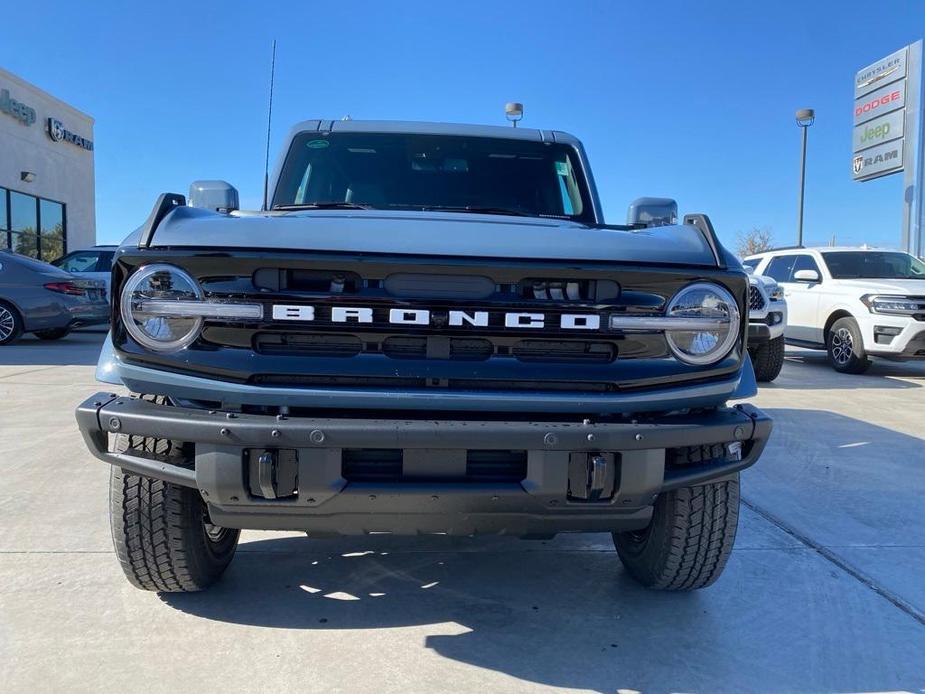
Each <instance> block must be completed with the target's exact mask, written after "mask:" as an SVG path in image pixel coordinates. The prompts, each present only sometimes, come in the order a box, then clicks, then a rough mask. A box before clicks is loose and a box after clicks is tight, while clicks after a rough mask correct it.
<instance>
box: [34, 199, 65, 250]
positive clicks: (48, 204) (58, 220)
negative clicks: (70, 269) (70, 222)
mask: <svg viewBox="0 0 925 694" xmlns="http://www.w3.org/2000/svg"><path fill="white" fill-rule="evenodd" d="M39 219H40V220H41V224H42V228H41V254H42V260H44V261H45V262H46V263H50V262H51V261H52V260H57V259H58V258H60V257H61V256H63V255H64V205H62V204H61V203H60V202H52V201H51V200H40V201H39Z"/></svg>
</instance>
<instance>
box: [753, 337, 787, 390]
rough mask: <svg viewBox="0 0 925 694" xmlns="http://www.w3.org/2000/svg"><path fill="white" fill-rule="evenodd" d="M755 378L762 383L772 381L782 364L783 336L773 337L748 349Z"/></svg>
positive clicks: (778, 373)
mask: <svg viewBox="0 0 925 694" xmlns="http://www.w3.org/2000/svg"><path fill="white" fill-rule="evenodd" d="M749 353H750V354H751V357H752V365H753V366H754V367H755V378H756V379H757V380H758V381H761V382H762V383H768V382H769V381H773V380H774V379H775V378H777V377H778V376H779V375H780V370H781V369H782V368H783V366H784V336H783V335H781V336H779V337H775V338H774V339H773V340H768V341H767V342H765V343H764V344H761V345H758V346H757V347H753V348H752V349H750V350H749Z"/></svg>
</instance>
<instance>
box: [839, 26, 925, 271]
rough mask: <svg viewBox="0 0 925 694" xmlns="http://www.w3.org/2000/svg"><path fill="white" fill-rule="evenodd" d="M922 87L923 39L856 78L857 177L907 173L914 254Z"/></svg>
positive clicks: (924, 138)
mask: <svg viewBox="0 0 925 694" xmlns="http://www.w3.org/2000/svg"><path fill="white" fill-rule="evenodd" d="M923 87H925V85H923V71H922V41H917V42H916V43H914V44H912V45H911V46H906V47H905V48H902V49H900V50H898V51H896V52H895V53H893V54H891V55H888V56H887V57H886V58H884V59H883V60H878V61H877V62H876V63H874V64H873V65H868V66H867V67H866V68H864V69H863V70H859V71H858V73H857V74H856V75H855V77H854V133H853V136H852V172H853V174H854V180H856V181H870V180H872V179H874V178H880V177H881V176H888V175H889V174H894V173H899V172H900V171H903V172H905V176H904V179H905V180H904V185H903V191H904V194H903V232H902V243H903V247H904V248H905V249H906V250H907V251H908V252H910V253H913V254H915V255H921V254H922V253H923V250H925V249H923V243H922V236H923V233H925V206H923V195H925V191H923V182H925V176H923V166H925V132H923V130H925V113H923V109H922V97H923Z"/></svg>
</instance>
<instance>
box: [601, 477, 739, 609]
mask: <svg viewBox="0 0 925 694" xmlns="http://www.w3.org/2000/svg"><path fill="white" fill-rule="evenodd" d="M738 519H739V475H738V473H736V475H735V476H734V477H733V478H731V479H729V480H727V481H724V482H714V483H711V484H704V485H701V486H697V487H682V488H680V489H674V490H672V491H670V492H664V493H662V494H660V495H659V497H658V499H657V500H656V502H655V510H654V512H653V514H652V522H651V523H650V524H649V527H647V528H644V529H643V530H639V531H632V532H624V533H613V542H614V545H616V548H617V554H618V555H619V556H620V560H621V561H622V562H623V566H624V567H626V570H627V571H628V572H629V574H630V575H631V576H632V577H633V578H634V579H636V581H638V582H639V583H641V584H642V585H644V586H645V587H647V588H654V589H656V590H675V591H679V590H696V589H698V588H705V587H707V586H709V585H710V584H712V583H713V582H714V581H716V579H717V578H719V576H720V574H721V573H722V572H723V569H724V568H725V566H726V562H727V561H728V559H729V555H730V554H731V553H732V546H733V545H734V544H735V536H736V526H737V525H738Z"/></svg>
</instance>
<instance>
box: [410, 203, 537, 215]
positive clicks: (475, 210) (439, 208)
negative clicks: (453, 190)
mask: <svg viewBox="0 0 925 694" xmlns="http://www.w3.org/2000/svg"><path fill="white" fill-rule="evenodd" d="M421 209H422V210H433V211H434V212H471V213H472V214H507V215H511V216H514V217H535V216H537V215H533V214H530V213H528V212H521V211H520V210H511V209H509V208H507V207H477V206H475V205H464V206H460V207H454V206H444V205H422V206H421Z"/></svg>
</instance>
